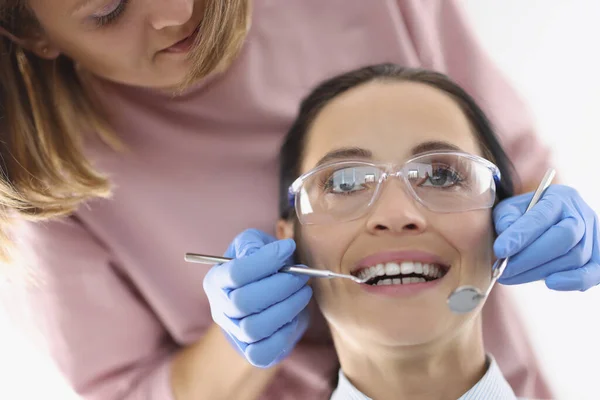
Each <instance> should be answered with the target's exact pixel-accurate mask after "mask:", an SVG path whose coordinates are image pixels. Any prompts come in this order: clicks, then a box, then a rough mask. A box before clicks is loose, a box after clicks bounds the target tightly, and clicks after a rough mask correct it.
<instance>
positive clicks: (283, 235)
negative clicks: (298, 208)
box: [275, 219, 294, 240]
mask: <svg viewBox="0 0 600 400" xmlns="http://www.w3.org/2000/svg"><path fill="white" fill-rule="evenodd" d="M275 235H276V236H277V239H279V240H281V239H294V223H293V222H292V221H289V220H286V219H280V220H279V221H277V228H276V233H275Z"/></svg>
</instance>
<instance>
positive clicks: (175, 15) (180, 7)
mask: <svg viewBox="0 0 600 400" xmlns="http://www.w3.org/2000/svg"><path fill="white" fill-rule="evenodd" d="M147 4H148V6H149V7H150V23H151V25H152V27H153V28H154V29H156V30H161V29H164V28H167V27H170V26H180V25H183V24H185V23H186V22H188V21H189V20H190V18H191V17H192V13H193V10H194V0H150V1H148V2H147Z"/></svg>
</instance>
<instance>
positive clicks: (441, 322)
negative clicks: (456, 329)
mask: <svg viewBox="0 0 600 400" xmlns="http://www.w3.org/2000/svg"><path fill="white" fill-rule="evenodd" d="M444 305H445V304H444ZM338 315H339V314H338ZM325 317H326V318H327V319H328V320H329V321H330V323H331V325H332V328H333V329H334V330H336V331H337V335H338V336H340V337H346V338H348V339H349V340H351V341H357V342H358V343H360V344H361V346H362V344H369V343H370V344H371V345H374V346H383V347H404V346H420V345H426V344H429V343H433V342H436V341H439V340H440V339H441V338H443V337H447V336H448V335H451V332H452V328H453V326H455V325H457V324H458V321H456V319H455V318H453V317H452V315H451V314H450V312H449V311H446V310H442V309H441V308H440V307H439V306H438V307H435V308H431V307H426V306H424V307H421V308H404V309H403V308H400V307H393V308H392V307H390V308H389V311H387V312H382V311H381V310H380V311H378V312H373V311H372V310H367V309H355V310H354V312H353V315H347V316H346V317H345V318H344V319H343V320H341V319H339V318H338V319H336V318H333V317H332V316H331V315H327V313H326V314H325ZM342 340H343V339H342Z"/></svg>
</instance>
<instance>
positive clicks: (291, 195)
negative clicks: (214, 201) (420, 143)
mask: <svg viewBox="0 0 600 400" xmlns="http://www.w3.org/2000/svg"><path fill="white" fill-rule="evenodd" d="M432 155H440V156H459V157H463V158H467V159H469V160H471V161H475V162H477V163H479V164H481V165H482V166H484V167H486V168H487V169H489V170H490V172H491V173H492V178H493V181H494V189H495V191H496V189H497V187H496V186H497V185H498V184H499V183H500V182H501V179H502V174H501V172H500V169H499V168H498V166H497V165H496V164H494V163H493V162H491V161H490V160H487V159H485V158H483V157H481V156H477V155H475V154H470V153H466V152H462V151H446V150H444V151H439V150H434V151H428V152H424V153H420V154H417V155H415V156H414V157H412V158H410V159H408V160H406V161H405V162H403V163H402V166H403V167H402V168H398V170H397V171H396V172H394V173H393V174H390V173H389V171H390V170H391V169H392V168H395V167H398V166H399V165H400V164H397V163H375V162H371V161H364V160H337V161H331V162H328V163H325V164H322V165H319V166H317V167H316V168H313V169H311V170H310V171H308V172H306V173H304V174H302V175H300V176H299V177H298V178H296V179H295V180H294V182H293V183H292V184H291V185H290V186H289V188H288V204H289V206H290V208H293V209H294V211H295V212H296V216H297V215H298V208H297V202H296V197H297V196H298V195H299V194H300V189H301V188H302V185H303V184H304V182H305V181H306V180H308V179H309V178H310V177H312V176H313V175H315V174H317V173H319V172H321V171H323V170H324V169H327V168H330V167H331V166H334V165H340V166H344V165H356V164H363V165H365V166H370V167H375V168H378V169H381V167H386V168H385V170H384V172H383V174H382V176H381V177H380V178H379V182H378V185H380V186H379V187H380V188H381V186H382V185H383V183H384V182H385V181H386V180H387V179H388V177H390V176H391V177H395V178H398V179H402V181H403V182H404V184H405V186H406V187H407V188H408V189H409V190H410V192H411V195H412V197H413V198H414V199H415V200H417V201H418V202H419V203H420V204H421V205H423V206H424V207H425V208H428V209H429V207H428V206H427V205H426V204H424V203H423V200H421V198H420V197H419V196H418V195H417V194H416V193H415V190H414V189H413V187H412V185H411V184H410V182H408V177H407V176H404V174H403V173H402V170H403V168H404V166H405V165H406V164H409V163H411V162H415V161H416V160H418V159H420V158H422V157H427V156H432ZM379 190H381V189H378V190H377V191H376V192H375V193H374V194H373V197H372V199H371V200H370V201H369V203H368V204H367V209H368V208H370V207H371V206H372V205H373V202H374V201H375V200H376V199H377V198H378V194H379ZM440 213H441V212H440ZM448 213H450V212H448ZM357 218H360V217H357ZM313 224H314V223H313ZM303 225H304V224H303ZM307 225H312V224H307Z"/></svg>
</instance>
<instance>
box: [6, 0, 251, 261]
mask: <svg viewBox="0 0 600 400" xmlns="http://www.w3.org/2000/svg"><path fill="white" fill-rule="evenodd" d="M248 20H249V5H248V0H210V1H208V2H207V4H206V10H205V16H204V18H203V20H202V24H201V26H200V32H201V34H200V35H198V38H197V40H196V44H195V47H194V50H193V52H192V53H191V57H192V60H193V68H192V71H191V72H190V74H189V76H188V77H187V79H186V80H185V82H183V83H182V88H183V87H185V86H188V85H190V84H192V83H194V82H196V81H197V80H198V79H200V78H202V77H204V76H206V75H208V74H209V73H211V72H213V71H221V70H223V69H224V68H226V67H227V66H228V65H229V63H230V62H231V61H232V59H233V58H234V57H235V55H236V54H237V53H238V51H239V49H240V48H241V45H242V43H243V39H244V37H245V34H246V32H247V25H248ZM0 27H1V28H4V29H5V30H6V31H8V32H10V33H11V34H13V35H15V36H17V37H26V36H27V35H28V34H31V33H32V32H35V30H38V31H39V30H40V29H41V27H40V26H39V24H38V23H37V22H36V20H35V17H34V16H33V13H32V12H31V11H30V10H29V9H28V8H27V6H25V5H23V3H22V0H0ZM85 80H86V78H85V74H83V73H82V72H81V71H78V70H77V68H76V64H75V62H74V61H73V60H71V59H69V58H67V57H65V56H59V57H58V58H57V59H55V60H46V59H42V58H39V57H37V56H35V55H34V54H33V53H31V52H29V51H27V50H26V49H23V48H21V47H19V46H18V45H17V44H16V43H14V42H12V41H11V40H10V39H9V38H8V37H6V36H0V259H2V260H4V261H7V254H8V251H7V250H8V247H7V246H8V245H9V244H10V242H9V238H8V235H7V229H6V224H7V223H8V220H9V218H8V216H9V215H11V216H15V215H16V216H20V217H23V218H26V219H29V220H42V219H48V218H52V217H58V216H62V215H67V214H69V213H71V212H73V211H74V210H75V209H76V208H77V206H78V205H79V204H81V203H82V202H85V201H86V200H89V199H92V198H96V197H108V196H109V195H110V182H109V181H108V180H107V178H106V177H105V176H104V175H102V174H101V173H100V172H98V171H96V170H95V169H94V167H93V165H92V164H91V163H90V161H89V160H88V159H87V158H86V157H85V155H84V152H83V139H84V137H83V132H93V133H94V134H95V135H97V137H98V138H100V139H101V140H102V141H103V142H104V143H106V144H107V145H109V146H110V147H112V148H113V149H115V150H119V149H122V148H123V147H122V146H121V143H120V142H119V140H118V137H117V136H116V135H115V134H114V132H112V131H111V129H110V125H109V121H108V119H107V118H106V116H105V114H104V113H103V112H102V107H101V106H100V103H99V101H98V100H97V99H95V98H94V97H93V95H92V94H91V93H90V92H89V91H88V90H86V87H88V85H86V83H85Z"/></svg>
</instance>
